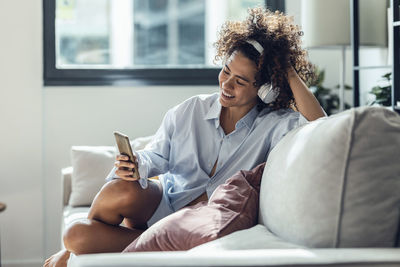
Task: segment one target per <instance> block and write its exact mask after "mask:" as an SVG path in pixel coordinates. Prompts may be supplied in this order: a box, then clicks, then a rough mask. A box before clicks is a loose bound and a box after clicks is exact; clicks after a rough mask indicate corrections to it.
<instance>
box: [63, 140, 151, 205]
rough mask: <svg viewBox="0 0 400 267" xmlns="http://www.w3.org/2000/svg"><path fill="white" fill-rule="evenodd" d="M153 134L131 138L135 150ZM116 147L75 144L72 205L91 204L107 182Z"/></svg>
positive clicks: (145, 143) (112, 165) (73, 152)
mask: <svg viewBox="0 0 400 267" xmlns="http://www.w3.org/2000/svg"><path fill="white" fill-rule="evenodd" d="M152 138H153V136H144V137H138V138H135V139H133V140H131V146H132V149H133V150H140V149H143V148H145V146H146V145H147V144H148V143H149V142H150V141H151V139H152ZM115 156H116V147H114V146H73V147H72V149H71V162H72V168H73V171H72V178H71V184H72V192H71V195H70V198H69V205H71V206H74V207H76V206H90V205H91V204H92V201H93V199H94V197H95V196H96V194H97V192H98V191H99V190H100V188H101V187H102V186H103V184H104V183H105V180H104V179H105V178H106V177H107V174H109V172H110V170H111V169H112V168H113V167H114V162H115Z"/></svg>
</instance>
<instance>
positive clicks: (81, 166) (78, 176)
mask: <svg viewBox="0 0 400 267" xmlns="http://www.w3.org/2000/svg"><path fill="white" fill-rule="evenodd" d="M71 161H72V168H73V170H72V177H71V185H72V192H71V196H70V199H69V205H71V206H89V205H91V204H92V201H93V199H94V197H95V196H96V194H97V192H98V191H99V190H100V188H101V187H102V186H103V184H104V183H105V180H104V179H105V177H106V176H107V174H108V173H109V172H110V170H111V169H112V168H113V166H114V162H115V148H114V147H112V146H73V147H72V148H71Z"/></svg>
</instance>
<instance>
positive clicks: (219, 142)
mask: <svg viewBox="0 0 400 267" xmlns="http://www.w3.org/2000/svg"><path fill="white" fill-rule="evenodd" d="M220 113H221V104H220V102H219V94H218V93H215V94H212V95H198V96H194V97H191V98H189V99H188V100H186V101H184V102H183V103H181V104H179V105H178V106H176V107H174V108H172V109H170V110H169V111H168V112H167V113H166V115H165V117H164V119H163V121H162V123H161V126H160V128H159V129H158V131H157V133H156V134H155V136H154V138H153V140H152V141H151V142H150V143H149V144H148V145H147V146H146V148H145V149H144V150H139V151H136V153H137V156H138V163H139V173H140V177H142V178H145V177H153V176H157V175H158V176H159V179H160V182H161V184H162V186H163V190H164V194H166V195H167V196H168V199H169V201H170V205H171V207H172V208H173V209H174V210H175V211H176V210H179V209H180V208H182V207H184V206H186V205H187V204H188V203H190V202H191V201H192V200H194V199H196V198H197V197H199V196H200V195H201V194H203V193H204V192H207V195H208V197H210V196H211V194H212V193H213V191H214V190H215V188H216V187H217V186H218V185H220V184H222V183H224V182H225V181H226V180H227V179H228V178H229V177H231V176H232V175H233V174H235V173H236V172H237V171H239V170H250V169H252V168H254V167H255V166H257V165H258V164H260V163H262V162H265V161H266V160H267V157H268V154H269V152H270V151H271V149H272V148H273V147H274V146H275V145H276V144H277V143H278V142H279V140H280V139H281V138H282V137H283V136H284V135H285V134H286V133H287V132H289V131H290V130H291V129H293V128H296V127H297V126H299V125H301V124H303V123H305V122H307V120H306V119H305V118H304V117H303V116H302V115H301V114H300V113H299V112H295V111H293V110H291V109H287V110H278V111H271V110H270V109H269V108H265V109H263V110H262V111H260V112H259V111H258V110H257V107H254V108H253V109H251V110H250V111H249V112H248V113H247V114H246V115H245V116H244V117H243V118H242V119H240V120H239V121H238V122H237V123H236V127H235V130H234V131H233V132H231V133H230V134H228V135H226V134H225V133H224V130H223V129H222V127H221V125H220V120H219V119H220V118H219V117H220ZM217 159H218V163H217V167H216V170H215V173H214V175H213V176H212V177H209V174H210V173H211V170H212V168H213V167H214V163H215V162H216V161H217ZM115 169H116V168H114V169H113V171H111V173H110V175H109V177H108V179H109V178H113V177H117V176H115V174H114V173H115Z"/></svg>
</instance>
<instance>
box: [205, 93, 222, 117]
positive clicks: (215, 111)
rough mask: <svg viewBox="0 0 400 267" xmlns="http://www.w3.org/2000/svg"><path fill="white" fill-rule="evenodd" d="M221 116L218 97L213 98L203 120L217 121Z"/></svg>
mask: <svg viewBox="0 0 400 267" xmlns="http://www.w3.org/2000/svg"><path fill="white" fill-rule="evenodd" d="M220 114H221V103H219V97H217V98H215V100H214V102H213V103H212V104H211V107H210V109H209V110H208V112H207V114H206V116H205V117H204V119H205V120H211V119H218V120H219V115H220Z"/></svg>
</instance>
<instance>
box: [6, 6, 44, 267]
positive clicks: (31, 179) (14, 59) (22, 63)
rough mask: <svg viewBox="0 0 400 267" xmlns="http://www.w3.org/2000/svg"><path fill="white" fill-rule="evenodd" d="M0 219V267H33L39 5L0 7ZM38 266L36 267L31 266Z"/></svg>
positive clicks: (38, 219)
mask: <svg viewBox="0 0 400 267" xmlns="http://www.w3.org/2000/svg"><path fill="white" fill-rule="evenodd" d="M0 33H1V37H0V38H1V42H0V132H1V138H0V162H1V167H0V201H2V202H5V203H6V204H7V205H8V207H7V210H6V211H5V212H3V213H0V231H1V250H2V251H1V252H2V262H3V266H8V265H10V264H12V263H18V262H19V263H20V262H22V263H24V264H23V265H25V266H29V265H30V263H33V264H32V266H35V265H36V266H37V263H38V262H39V261H40V260H41V258H42V255H43V249H42V247H43V246H42V244H43V242H42V240H43V238H42V236H43V228H42V227H41V226H42V224H43V208H42V206H43V202H42V185H43V183H42V88H41V83H42V78H41V77H42V71H41V69H42V5H41V1H40V0H36V1H21V0H14V1H0ZM35 263H36V264H35Z"/></svg>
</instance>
